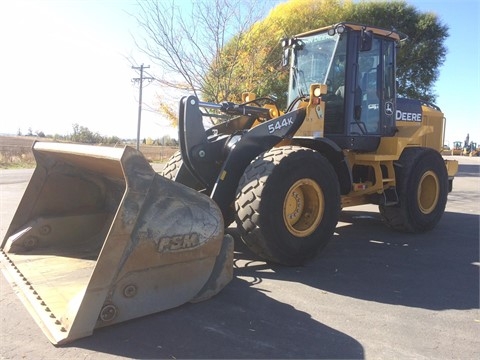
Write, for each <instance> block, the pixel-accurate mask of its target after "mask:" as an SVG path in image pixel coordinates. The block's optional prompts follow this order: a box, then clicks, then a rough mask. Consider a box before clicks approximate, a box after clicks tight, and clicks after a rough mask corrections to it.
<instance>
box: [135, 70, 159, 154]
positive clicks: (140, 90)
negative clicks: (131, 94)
mask: <svg viewBox="0 0 480 360" xmlns="http://www.w3.org/2000/svg"><path fill="white" fill-rule="evenodd" d="M148 68H150V65H148V66H144V65H143V64H142V65H140V66H132V69H134V70H140V77H139V78H133V79H132V81H133V82H137V81H139V82H140V89H139V96H138V125H137V150H139V149H140V124H141V122H142V89H143V80H149V81H152V80H154V78H153V77H151V76H147V77H145V76H143V69H148Z"/></svg>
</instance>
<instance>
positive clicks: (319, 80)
mask: <svg viewBox="0 0 480 360" xmlns="http://www.w3.org/2000/svg"><path fill="white" fill-rule="evenodd" d="M401 37H402V36H401V35H400V34H399V33H397V32H395V31H390V30H385V29H381V28H377V27H372V26H365V25H358V24H352V23H339V24H336V25H333V26H329V27H326V28H322V29H318V30H314V31H310V32H306V33H302V34H299V35H297V36H294V37H292V38H289V39H283V40H282V46H283V58H282V63H283V65H284V66H289V69H290V81H289V88H288V98H289V105H288V107H287V108H286V110H285V111H282V110H281V109H280V108H279V106H278V105H277V104H276V102H275V100H274V99H272V98H269V97H265V98H260V97H259V98H257V97H256V96H255V94H253V93H245V94H243V95H242V99H243V101H242V103H239V104H236V103H232V102H223V103H220V104H215V103H209V102H203V101H201V100H200V99H198V98H197V97H195V96H187V97H184V98H182V99H181V100H180V107H179V144H180V151H179V152H178V153H177V154H175V155H174V156H173V157H172V158H171V159H170V160H169V161H168V162H167V164H166V165H165V167H164V169H163V171H162V172H161V173H160V174H156V173H155V172H154V171H153V170H152V168H151V167H150V166H149V164H148V163H147V161H146V160H145V159H144V157H143V156H142V155H141V154H140V153H139V152H137V151H136V150H134V149H132V148H129V147H126V148H125V149H110V148H105V147H92V146H86V145H73V144H55V143H43V142H42V143H35V144H34V146H33V153H34V155H35V158H36V161H37V167H36V169H35V172H34V174H33V176H32V179H31V181H30V183H29V184H28V187H27V189H26V192H25V194H24V196H23V198H22V200H21V202H20V204H19V207H18V209H17V212H16V213H15V215H14V217H13V220H12V223H11V224H10V227H9V228H8V230H7V233H6V236H5V239H4V240H3V243H2V246H1V249H2V252H1V261H2V267H3V268H4V273H5V274H6V275H7V278H8V279H9V280H10V281H11V282H12V284H13V285H14V286H15V287H16V289H17V293H18V294H19V296H20V297H21V298H22V300H24V302H25V304H26V306H27V308H28V309H29V310H30V312H31V313H32V315H33V316H34V318H35V319H36V320H37V322H38V323H39V324H40V326H41V327H42V329H43V330H44V332H45V334H46V335H47V336H48V337H49V339H50V340H51V341H52V342H53V343H54V344H63V343H66V342H69V341H72V340H75V339H77V338H80V337H84V336H88V335H90V334H92V332H93V330H94V329H96V328H99V327H103V326H107V325H110V324H114V323H118V322H121V321H125V320H128V319H132V318H136V317H140V316H143V315H147V314H151V313H154V312H159V311H162V310H165V309H169V308H172V307H175V306H179V305H181V304H183V303H185V302H188V301H200V300H204V299H207V298H209V297H211V296H213V295H215V294H216V293H218V292H219V291H220V290H221V289H222V288H223V287H224V286H225V285H226V284H227V283H228V282H229V281H230V279H231V278H232V271H233V239H232V237H231V236H229V235H228V234H227V233H226V232H225V231H224V228H226V227H228V226H229V225H230V224H231V223H233V222H234V224H235V225H234V226H236V227H237V228H238V230H239V232H240V234H241V238H242V240H243V242H244V243H245V244H246V245H247V247H248V248H249V249H251V250H252V251H253V252H254V253H255V254H256V255H258V256H259V257H261V258H263V259H265V260H266V261H268V262H273V263H278V264H283V265H287V266H297V265H302V264H304V263H305V262H307V261H309V260H310V259H312V258H313V257H314V256H315V255H316V254H317V253H318V252H319V251H321V250H322V249H323V248H324V247H325V246H326V244H327V242H328V241H329V239H330V238H331V237H332V235H333V233H334V231H335V227H336V225H337V222H338V220H339V214H340V211H341V210H342V209H343V208H347V207H350V206H356V205H361V204H376V205H378V207H379V211H380V214H381V216H382V217H383V219H384V221H385V224H386V225H387V226H389V227H391V228H392V229H394V230H398V231H404V232H413V233H416V232H424V231H428V230H430V229H432V228H434V227H435V225H436V224H437V223H438V222H439V220H440V218H441V217H442V214H443V212H444V209H445V205H446V201H447V195H448V192H449V191H451V190H452V185H453V178H454V176H455V174H456V172H457V169H458V163H457V162H456V161H450V160H449V161H447V160H444V159H443V158H442V157H441V155H440V151H441V149H442V145H443V143H444V129H445V119H444V116H443V114H442V112H441V111H440V109H439V108H438V107H437V106H435V105H433V104H428V103H424V102H421V101H418V100H411V99H403V98H397V94H396V80H395V53H396V49H397V45H398V43H399V42H400V40H401ZM211 121H213V123H214V124H215V125H213V126H208V124H211Z"/></svg>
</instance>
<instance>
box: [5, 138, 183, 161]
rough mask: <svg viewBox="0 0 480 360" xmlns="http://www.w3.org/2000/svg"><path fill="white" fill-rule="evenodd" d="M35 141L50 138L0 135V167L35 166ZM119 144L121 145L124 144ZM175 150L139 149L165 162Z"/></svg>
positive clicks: (159, 147) (170, 148) (146, 147)
mask: <svg viewBox="0 0 480 360" xmlns="http://www.w3.org/2000/svg"><path fill="white" fill-rule="evenodd" d="M35 141H52V139H48V138H37V137H34V136H0V168H2V169H7V168H32V167H35V158H34V157H33V153H32V146H33V143H34V142H35ZM119 146H122V147H123V146H124V145H123V144H121V145H119ZM134 147H135V146H134ZM177 150H178V148H177V147H173V146H156V145H141V146H140V151H141V152H142V153H143V155H144V156H145V158H147V160H148V161H149V162H160V163H161V162H165V161H167V160H168V159H169V158H170V156H172V155H173V153H175V152H176V151H177Z"/></svg>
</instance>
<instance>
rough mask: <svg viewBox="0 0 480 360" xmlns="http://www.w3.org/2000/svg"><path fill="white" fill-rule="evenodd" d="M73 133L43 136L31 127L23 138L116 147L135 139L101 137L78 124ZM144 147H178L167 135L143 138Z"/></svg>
mask: <svg viewBox="0 0 480 360" xmlns="http://www.w3.org/2000/svg"><path fill="white" fill-rule="evenodd" d="M72 127H73V133H72V134H68V135H60V134H55V135H45V133H44V132H43V131H40V130H37V131H33V130H32V128H31V127H29V128H28V131H27V133H26V134H25V136H37V137H42V138H44V137H47V138H52V139H53V140H55V141H68V142H75V143H82V144H103V145H118V144H128V143H130V142H133V141H134V140H135V139H121V138H119V137H118V136H103V135H101V134H99V133H98V132H93V131H91V130H90V129H88V128H87V127H86V126H81V125H79V124H73V125H72ZM23 135H24V134H23V133H22V131H21V129H18V131H17V136H23ZM142 143H143V144H146V145H162V146H178V141H177V139H174V138H172V137H170V136H169V135H164V136H162V137H159V138H156V139H152V138H151V137H148V138H145V139H143V141H142Z"/></svg>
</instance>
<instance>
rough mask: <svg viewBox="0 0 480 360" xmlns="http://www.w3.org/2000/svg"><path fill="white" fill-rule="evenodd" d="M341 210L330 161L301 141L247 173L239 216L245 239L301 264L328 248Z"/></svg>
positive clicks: (257, 249) (268, 255)
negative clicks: (300, 145) (305, 146)
mask: <svg viewBox="0 0 480 360" xmlns="http://www.w3.org/2000/svg"><path fill="white" fill-rule="evenodd" d="M339 214H340V189H339V184H338V179H337V175H336V173H335V171H334V169H333V167H332V166H331V164H330V162H329V161H328V160H327V159H326V158H325V157H324V156H322V155H321V154H319V153H318V152H316V151H314V150H311V149H306V148H301V147H295V146H286V147H280V148H275V149H272V150H270V151H267V152H265V153H263V154H261V155H259V156H258V157H257V158H256V159H254V160H253V161H252V162H251V163H250V165H249V166H248V167H247V169H246V170H245V172H244V175H243V176H242V178H241V180H240V183H239V185H238V188H237V196H236V200H235V220H236V222H237V226H238V228H239V230H240V234H241V236H242V240H243V242H244V243H245V244H246V245H247V247H248V248H249V249H250V250H252V251H253V252H254V253H255V254H257V255H258V256H260V257H262V258H264V259H266V260H267V261H271V262H275V263H279V264H283V265H290V266H296V265H301V264H304V263H305V262H306V261H307V260H309V259H311V258H313V257H314V256H315V255H316V254H317V253H318V252H319V251H320V250H322V249H323V248H324V247H325V246H326V244H327V243H328V241H329V240H330V238H331V237H332V235H333V232H334V230H335V227H336V225H337V222H338V217H339Z"/></svg>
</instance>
